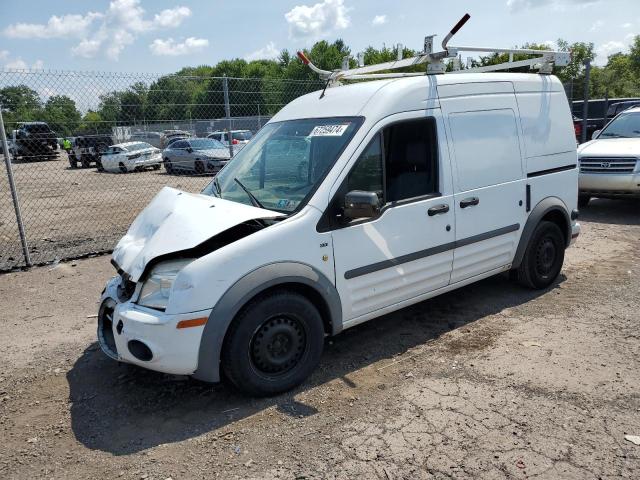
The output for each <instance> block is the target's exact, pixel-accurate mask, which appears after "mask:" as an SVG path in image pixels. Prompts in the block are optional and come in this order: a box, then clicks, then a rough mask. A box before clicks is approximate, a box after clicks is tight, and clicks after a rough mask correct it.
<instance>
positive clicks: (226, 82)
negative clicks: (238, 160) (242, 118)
mask: <svg viewBox="0 0 640 480" xmlns="http://www.w3.org/2000/svg"><path fill="white" fill-rule="evenodd" d="M222 91H223V92H224V113H225V115H226V117H227V131H228V132H229V133H228V136H229V158H233V138H232V136H231V105H230V104H229V79H228V78H227V76H226V75H225V76H224V77H223V78H222Z"/></svg>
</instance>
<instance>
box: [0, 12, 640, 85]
mask: <svg viewBox="0 0 640 480" xmlns="http://www.w3.org/2000/svg"><path fill="white" fill-rule="evenodd" d="M465 12H468V13H469V14H471V20H469V22H468V23H467V25H466V26H465V27H464V28H463V29H462V30H460V32H459V33H458V34H457V35H456V37H455V40H454V41H452V42H451V44H453V45H456V44H458V45H477V46H489V47H511V46H515V45H521V44H523V43H525V42H536V43H550V44H551V43H552V42H554V41H555V40H557V39H558V38H562V39H564V40H567V41H569V42H575V41H585V42H593V43H594V44H595V47H596V53H597V58H596V63H597V64H604V63H606V59H607V55H609V54H612V53H615V52H619V51H622V52H625V51H628V45H629V44H630V42H631V41H632V39H633V36H634V35H636V34H640V0H473V1H471V0H467V1H458V0H444V1H439V2H436V1H433V0H399V1H396V2H390V1H388V0H386V1H379V0H295V1H289V0H261V1H260V0H241V1H238V0H236V1H224V0H195V1H194V0H192V1H189V0H153V1H151V0H64V1H62V0H28V1H25V0H0V69H3V68H4V69H46V70H86V71H123V72H150V73H151V72H152V73H167V72H174V71H176V70H179V69H180V68H182V67H185V66H196V65H202V64H207V65H213V64H215V63H217V62H218V61H220V60H224V59H229V58H245V59H246V60H253V59H258V58H276V57H277V55H278V53H279V51H280V50H282V49H283V48H286V49H288V50H290V51H291V52H294V51H295V50H297V49H300V48H303V47H310V46H311V45H313V43H314V42H315V41H317V40H321V39H326V40H329V41H332V40H335V39H336V38H342V39H344V40H345V42H346V44H347V45H349V46H350V47H351V49H352V52H353V53H356V52H358V51H360V50H363V49H364V48H366V47H367V46H369V45H372V46H375V47H381V46H382V45H383V44H386V45H387V46H391V45H395V44H397V43H401V44H403V45H404V46H406V47H409V48H413V49H416V50H421V49H422V44H423V38H424V36H425V35H428V34H434V33H435V34H437V35H438V37H437V38H436V40H438V38H439V39H442V38H443V37H444V35H446V33H447V32H448V31H449V30H450V29H451V27H452V26H453V25H454V24H455V23H456V22H457V20H458V19H459V18H460V17H461V16H462V15H463V14H464V13H465Z"/></svg>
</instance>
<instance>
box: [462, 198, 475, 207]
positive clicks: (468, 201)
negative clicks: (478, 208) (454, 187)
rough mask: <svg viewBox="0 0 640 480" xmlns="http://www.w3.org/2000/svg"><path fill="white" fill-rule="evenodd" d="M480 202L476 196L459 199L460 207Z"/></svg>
mask: <svg viewBox="0 0 640 480" xmlns="http://www.w3.org/2000/svg"><path fill="white" fill-rule="evenodd" d="M479 203H480V199H479V198H478V197H469V198H465V199H464V200H460V208H467V207H473V206H474V205H478V204H479Z"/></svg>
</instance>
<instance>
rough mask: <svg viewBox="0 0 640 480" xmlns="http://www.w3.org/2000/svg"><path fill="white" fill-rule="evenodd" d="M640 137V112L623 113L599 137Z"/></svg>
mask: <svg viewBox="0 0 640 480" xmlns="http://www.w3.org/2000/svg"><path fill="white" fill-rule="evenodd" d="M637 137H640V112H637V113H635V112H634V113H623V114H621V115H620V116H618V117H616V118H615V119H614V120H613V121H612V122H611V123H610V124H609V125H607V127H606V128H605V129H604V130H603V131H602V133H601V134H600V136H599V137H598V138H637Z"/></svg>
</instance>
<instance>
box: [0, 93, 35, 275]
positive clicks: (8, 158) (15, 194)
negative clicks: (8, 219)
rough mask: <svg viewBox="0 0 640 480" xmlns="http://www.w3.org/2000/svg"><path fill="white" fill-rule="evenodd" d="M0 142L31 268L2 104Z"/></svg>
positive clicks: (0, 110)
mask: <svg viewBox="0 0 640 480" xmlns="http://www.w3.org/2000/svg"><path fill="white" fill-rule="evenodd" d="M0 140H2V149H3V151H4V163H5V165H6V167H7V180H9V189H10V190H11V198H12V199H13V208H14V210H15V212H16V222H17V223H18V232H19V233H20V242H21V243H22V254H23V255H24V263H25V265H26V266H27V267H30V266H31V257H30V256H29V246H28V245H27V236H26V235H25V233H24V223H22V212H20V201H19V199H18V191H17V190H16V184H15V182H14V181H13V168H12V165H11V152H10V151H9V143H8V142H7V133H6V132H5V130H4V119H3V118H2V104H0Z"/></svg>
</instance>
